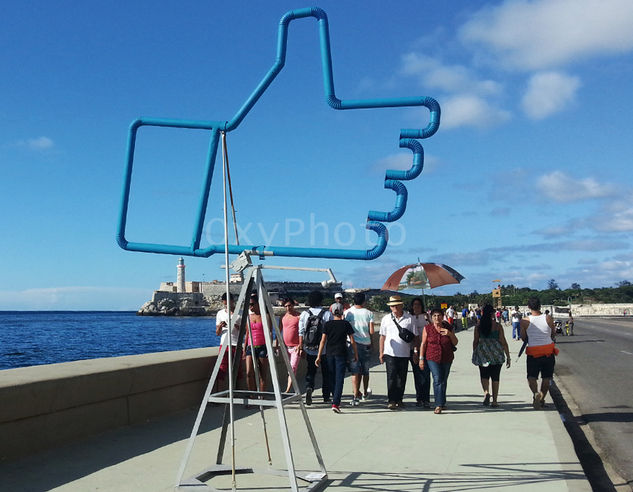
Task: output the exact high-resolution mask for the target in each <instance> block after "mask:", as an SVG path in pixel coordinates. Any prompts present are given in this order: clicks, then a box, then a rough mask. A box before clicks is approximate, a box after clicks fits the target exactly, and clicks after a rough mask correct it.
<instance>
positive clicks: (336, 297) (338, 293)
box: [334, 292, 343, 299]
mask: <svg viewBox="0 0 633 492" xmlns="http://www.w3.org/2000/svg"><path fill="white" fill-rule="evenodd" d="M334 299H343V294H341V293H340V292H337V293H336V294H334Z"/></svg>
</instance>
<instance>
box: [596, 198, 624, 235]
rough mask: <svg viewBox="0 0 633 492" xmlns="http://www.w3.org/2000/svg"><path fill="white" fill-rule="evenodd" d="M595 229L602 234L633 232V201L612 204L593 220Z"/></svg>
mask: <svg viewBox="0 0 633 492" xmlns="http://www.w3.org/2000/svg"><path fill="white" fill-rule="evenodd" d="M592 224H593V227H594V229H596V230H598V231H601V232H629V231H633V201H631V200H622V201H616V202H613V203H610V204H609V206H608V207H606V209H605V210H604V211H603V212H601V213H600V214H598V215H597V216H596V217H594V220H592Z"/></svg>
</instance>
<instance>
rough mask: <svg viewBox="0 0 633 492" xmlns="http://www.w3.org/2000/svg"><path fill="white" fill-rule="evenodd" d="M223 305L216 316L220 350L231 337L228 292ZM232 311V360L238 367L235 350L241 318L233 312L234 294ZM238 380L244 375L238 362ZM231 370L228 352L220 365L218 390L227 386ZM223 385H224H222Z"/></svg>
mask: <svg viewBox="0 0 633 492" xmlns="http://www.w3.org/2000/svg"><path fill="white" fill-rule="evenodd" d="M222 304H224V309H220V310H219V311H218V312H217V313H216V315H215V334H216V335H218V336H220V350H222V347H223V346H224V345H226V344H227V343H228V337H229V330H228V325H229V313H228V310H227V309H226V304H227V302H226V292H225V293H224V294H222ZM230 309H231V323H232V324H233V329H232V330H231V350H232V354H231V355H232V360H233V367H235V366H236V363H235V348H236V347H237V342H238V338H239V334H240V321H241V316H239V315H238V314H234V313H233V310H234V309H235V300H234V299H233V294H231V296H230ZM238 364H239V366H238V378H239V377H241V374H242V364H241V361H239V362H238ZM228 368H229V352H228V350H227V351H226V352H224V357H223V358H222V362H221V363H220V372H219V373H218V389H219V387H220V385H222V386H226V384H225V381H226V374H227V372H228ZM220 383H222V384H220Z"/></svg>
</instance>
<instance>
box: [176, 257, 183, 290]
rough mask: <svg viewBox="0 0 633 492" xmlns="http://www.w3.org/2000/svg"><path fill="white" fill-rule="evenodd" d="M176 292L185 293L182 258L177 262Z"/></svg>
mask: <svg viewBox="0 0 633 492" xmlns="http://www.w3.org/2000/svg"><path fill="white" fill-rule="evenodd" d="M176 292H185V260H183V258H182V256H181V257H180V259H179V260H178V276H177V277H176Z"/></svg>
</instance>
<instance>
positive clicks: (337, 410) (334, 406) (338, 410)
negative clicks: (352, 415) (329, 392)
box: [332, 405, 341, 413]
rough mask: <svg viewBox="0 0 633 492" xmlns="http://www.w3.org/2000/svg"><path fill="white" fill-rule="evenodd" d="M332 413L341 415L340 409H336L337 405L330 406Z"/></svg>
mask: <svg viewBox="0 0 633 492" xmlns="http://www.w3.org/2000/svg"><path fill="white" fill-rule="evenodd" d="M332 411H333V412H334V413H341V409H340V408H339V407H338V405H332Z"/></svg>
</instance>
